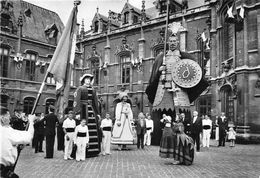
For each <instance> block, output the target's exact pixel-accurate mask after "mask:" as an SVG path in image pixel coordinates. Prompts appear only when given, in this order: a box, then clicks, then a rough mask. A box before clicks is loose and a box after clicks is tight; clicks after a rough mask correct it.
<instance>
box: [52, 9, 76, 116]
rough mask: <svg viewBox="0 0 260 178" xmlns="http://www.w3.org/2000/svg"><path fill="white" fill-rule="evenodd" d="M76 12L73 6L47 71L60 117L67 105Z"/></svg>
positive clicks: (73, 52)
mask: <svg viewBox="0 0 260 178" xmlns="http://www.w3.org/2000/svg"><path fill="white" fill-rule="evenodd" d="M77 12H78V10H77V6H74V8H73V10H72V12H71V14H70V16H69V19H68V22H67V24H66V26H65V29H64V31H63V33H62V36H61V39H60V40H59V43H58V46H57V48H56V50H55V52H54V55H53V57H52V60H51V63H50V66H49V68H48V70H47V72H48V73H51V74H53V77H54V80H55V81H56V108H57V113H58V114H61V116H62V115H63V113H64V109H65V108H66V107H67V105H68V97H69V90H70V85H71V74H72V66H73V63H74V58H75V48H76V35H77Z"/></svg>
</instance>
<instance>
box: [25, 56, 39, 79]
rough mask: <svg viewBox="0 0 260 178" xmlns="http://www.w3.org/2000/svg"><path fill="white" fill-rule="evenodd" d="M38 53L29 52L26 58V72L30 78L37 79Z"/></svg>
mask: <svg viewBox="0 0 260 178" xmlns="http://www.w3.org/2000/svg"><path fill="white" fill-rule="evenodd" d="M35 63H36V54H35V53H30V52H28V53H27V54H26V58H25V64H26V67H25V73H26V78H27V79H28V80H31V81H34V80H35V67H36V65H35Z"/></svg>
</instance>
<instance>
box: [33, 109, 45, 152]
mask: <svg viewBox="0 0 260 178" xmlns="http://www.w3.org/2000/svg"><path fill="white" fill-rule="evenodd" d="M36 116H37V117H36V120H35V123H34V137H35V138H34V139H35V145H34V148H35V153H38V152H43V150H42V142H43V140H44V123H43V122H39V121H40V120H42V119H43V118H44V117H42V116H41V115H37V114H36Z"/></svg>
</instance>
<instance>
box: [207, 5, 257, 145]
mask: <svg viewBox="0 0 260 178" xmlns="http://www.w3.org/2000/svg"><path fill="white" fill-rule="evenodd" d="M210 7H211V29H210V36H211V50H210V60H211V91H212V100H211V101H212V102H211V103H212V104H211V107H212V108H211V109H212V114H213V115H217V114H218V113H219V112H221V111H223V112H225V113H226V115H227V117H228V119H229V121H230V122H232V123H234V124H235V125H236V126H237V132H238V137H239V138H244V139H246V140H249V141H257V142H259V134H260V132H259V131H260V115H259V113H260V98H259V93H260V89H259V83H260V78H259V77H260V76H259V70H260V68H259V66H260V60H259V55H260V40H259V39H260V38H259V37H260V21H259V20H260V2H259V1H254V0H252V1H243V0H236V1H233V0H228V1H224V0H220V1H216V0H213V1H210Z"/></svg>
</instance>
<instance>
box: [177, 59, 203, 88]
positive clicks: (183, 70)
mask: <svg viewBox="0 0 260 178" xmlns="http://www.w3.org/2000/svg"><path fill="white" fill-rule="evenodd" d="M172 78H173V81H174V82H175V83H176V84H177V85H178V86H180V87H182V88H192V87H194V86H196V85H197V84H198V83H199V82H200V80H201V78H202V70H201V67H200V65H199V64H198V63H197V62H195V61H193V60H191V59H182V60H180V61H178V62H177V63H176V64H175V65H174V67H173V70H172Z"/></svg>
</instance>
